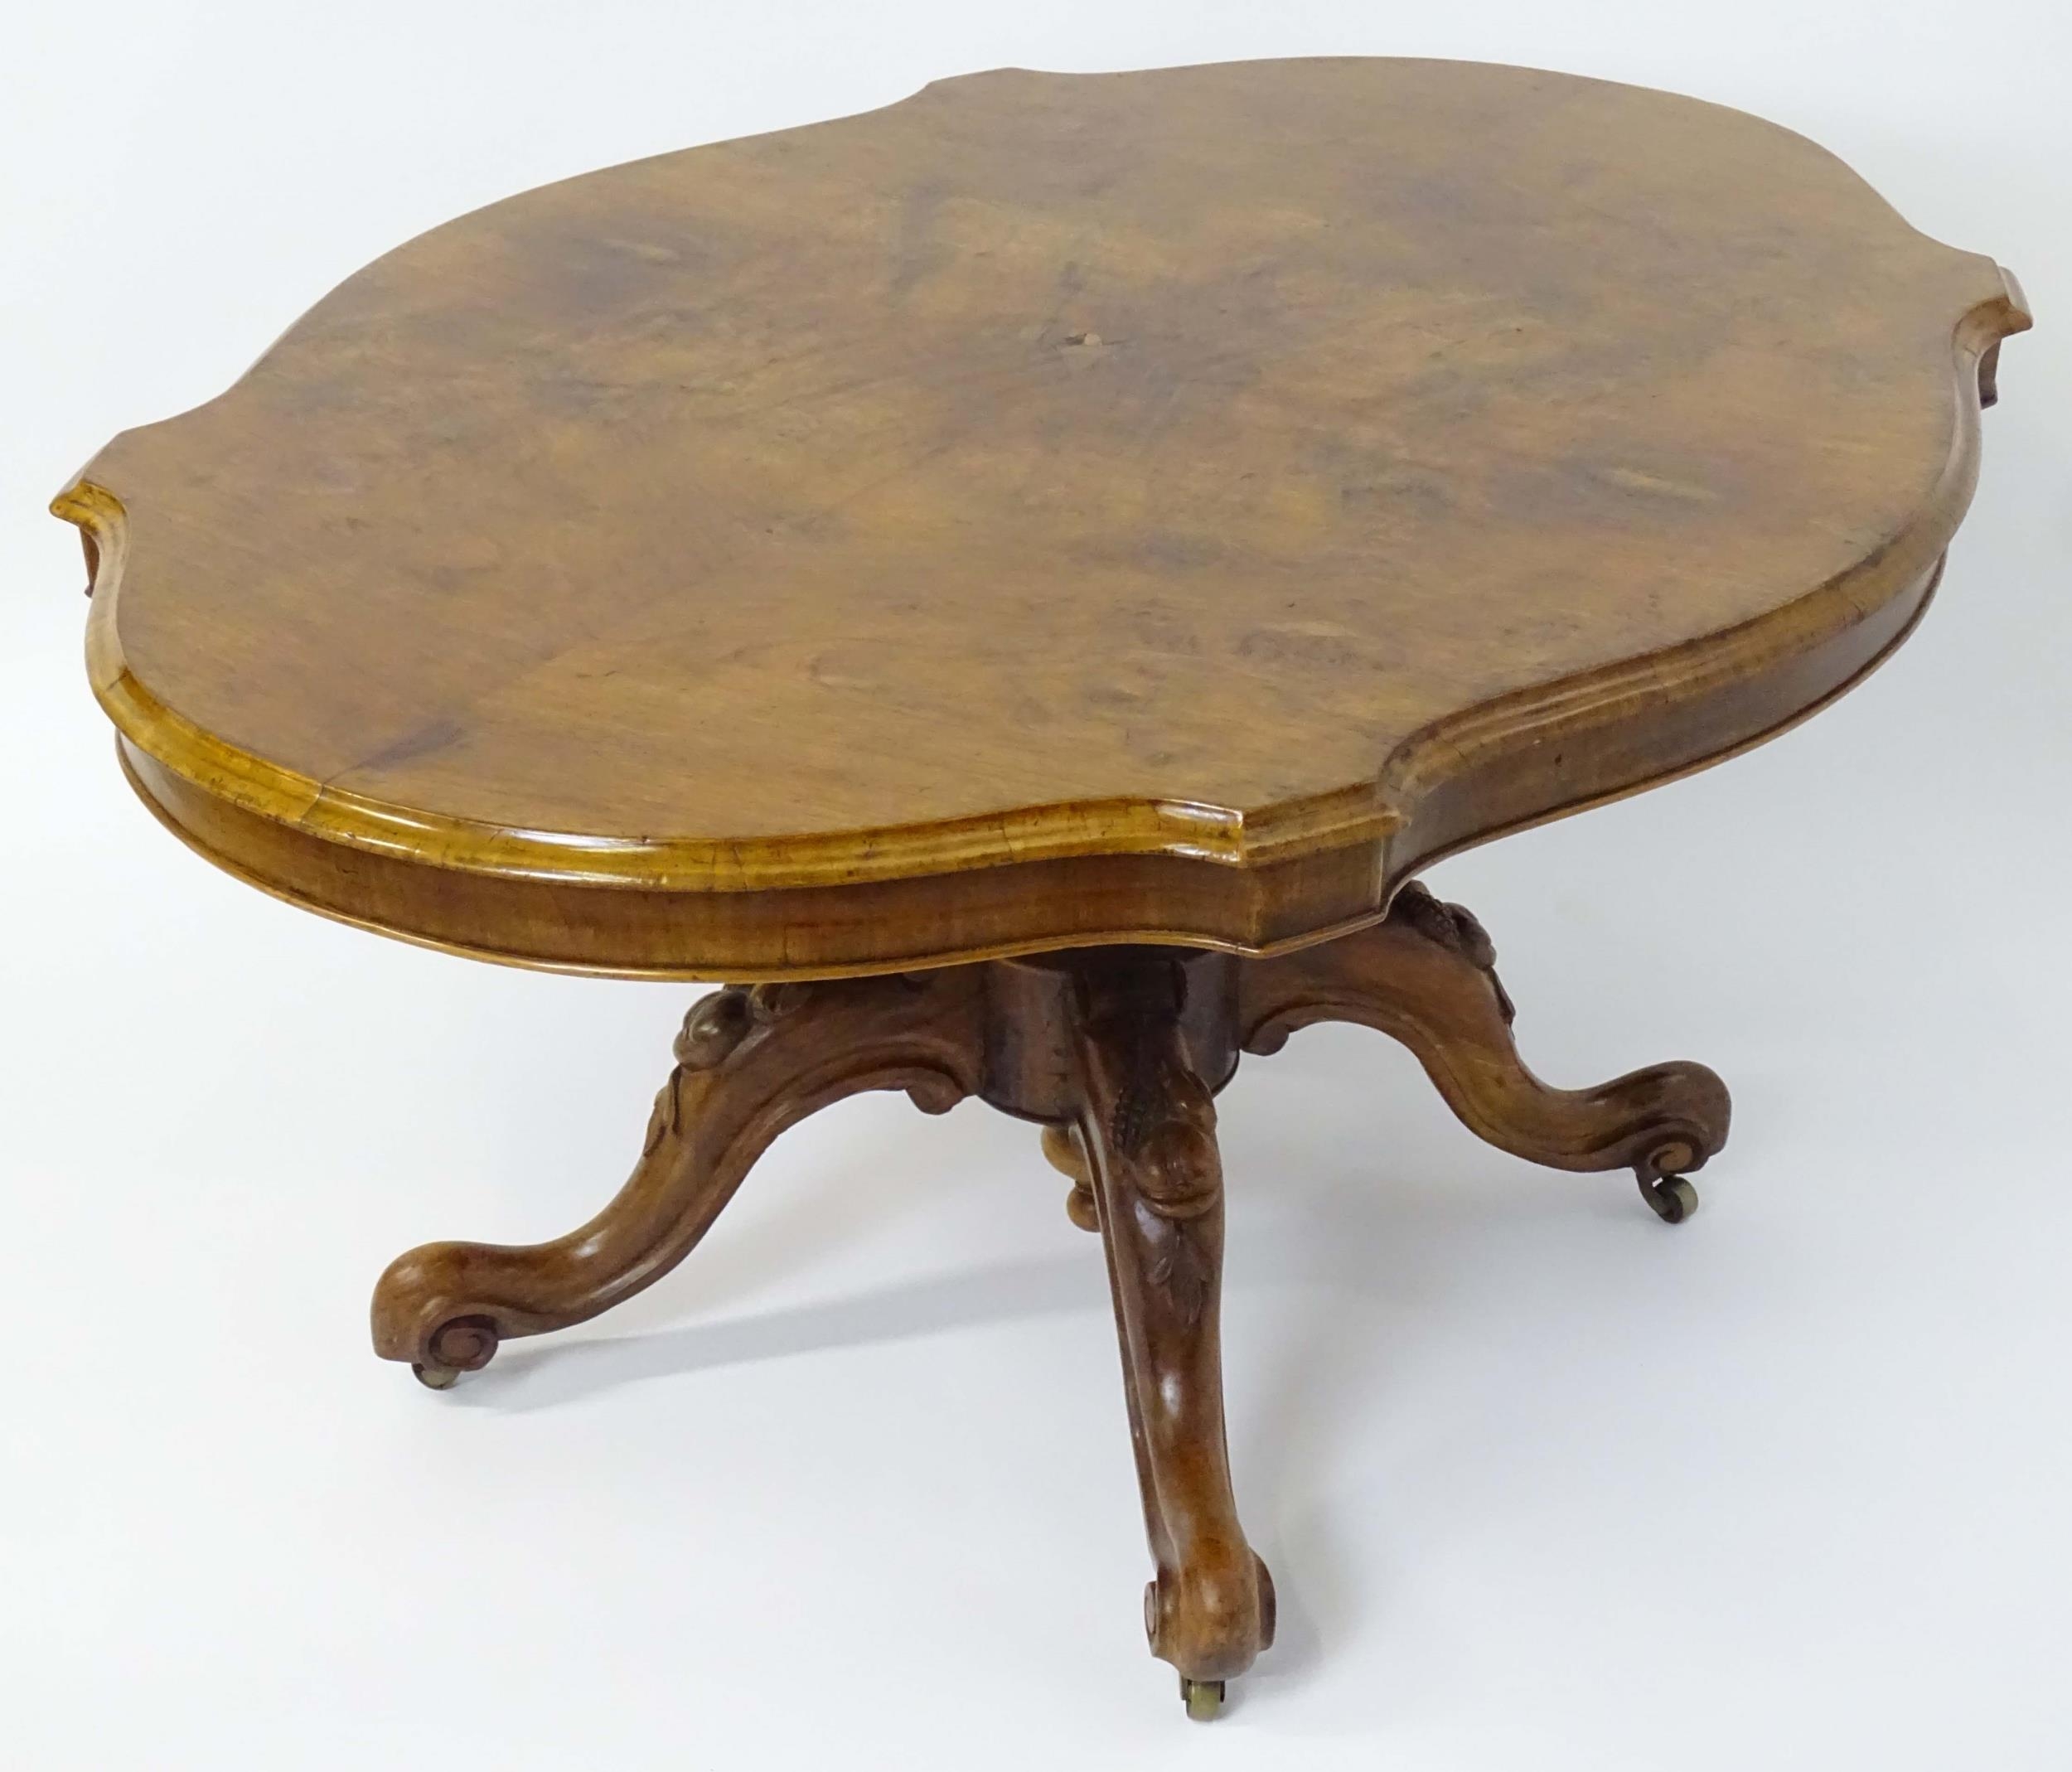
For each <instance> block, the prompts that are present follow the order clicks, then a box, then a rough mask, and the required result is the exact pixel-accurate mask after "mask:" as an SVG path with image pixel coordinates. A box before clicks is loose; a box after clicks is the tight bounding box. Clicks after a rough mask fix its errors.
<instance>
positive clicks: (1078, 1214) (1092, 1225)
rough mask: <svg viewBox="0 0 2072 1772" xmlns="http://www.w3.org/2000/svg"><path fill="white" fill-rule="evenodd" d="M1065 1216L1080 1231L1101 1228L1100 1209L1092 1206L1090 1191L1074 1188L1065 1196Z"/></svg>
mask: <svg viewBox="0 0 2072 1772" xmlns="http://www.w3.org/2000/svg"><path fill="white" fill-rule="evenodd" d="M1065 1216H1066V1217H1067V1218H1069V1219H1071V1220H1072V1222H1073V1223H1074V1224H1076V1225H1077V1226H1078V1227H1079V1228H1080V1229H1081V1230H1082V1231H1097V1230H1099V1229H1100V1228H1101V1208H1099V1207H1097V1206H1096V1205H1095V1204H1094V1199H1093V1193H1092V1189H1087V1188H1074V1189H1072V1192H1071V1193H1067V1195H1066V1196H1065Z"/></svg>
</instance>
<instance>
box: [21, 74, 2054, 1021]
mask: <svg viewBox="0 0 2072 1772" xmlns="http://www.w3.org/2000/svg"><path fill="white" fill-rule="evenodd" d="M2027 324H2028V318H2027V315H2026V311H2025V310H2024V307H2023V306H2022V303H2021V297H2020V295H2019V292H2018V291H2017V290H2016V289H2015V288H2014V287H2013V285H2012V284H2011V281H2010V280H2008V279H2007V278H2006V277H2005V276H2004V275H2003V274H2002V272H2001V271H2000V270H1999V269H1998V268H1997V266H1995V265H1994V264H1992V261H1991V260H1990V259H1983V258H1979V257H1977V256H1975V255H1973V254H1966V253H1962V252H1958V251H1953V250H1952V249H1949V248H1946V247H1944V246H1941V245H1939V244H1936V243H1934V242H1933V241H1930V240H1927V239H1925V238H1924V237H1923V236H1922V235H1919V234H1918V233H1916V232H1915V231H1914V230H1912V229H1910V228H1909V227H1908V226H1907V225H1905V223H1904V222H1903V221H1901V220H1900V219H1899V218H1898V217H1897V216H1896V215H1894V214H1893V212H1892V211H1890V208H1889V207H1887V206H1886V205H1885V204H1884V203H1883V202H1882V201H1881V200H1880V199H1879V198H1878V197H1877V196H1876V194H1875V193H1874V192H1872V191H1871V190H1870V189H1869V187H1868V186H1866V185H1864V184H1863V183H1862V182H1861V181H1860V180H1859V179H1857V177H1855V175H1854V174H1852V173H1851V172H1849V171H1848V170H1847V168H1846V167H1843V166H1842V164H1841V163H1840V162H1837V161H1836V160H1834V159H1833V158H1832V157H1830V156H1828V155H1827V154H1825V153H1823V152H1822V151H1820V150H1819V149H1818V148H1814V147H1813V146H1812V145H1811V144H1810V143H1807V142H1805V141H1804V140H1803V139H1802V138H1798V137H1797V136H1794V135H1792V134H1790V133H1789V132H1787V131H1784V130H1782V129H1779V128H1775V127H1774V126H1772V125H1769V124H1767V123H1761V122H1760V121H1758V120H1756V119H1752V118H1749V117H1746V116H1745V115H1742V114H1738V113H1735V112H1731V111H1727V110H1724V109H1720V108H1718V107H1715V106H1710V105H1706V104H1699V103H1697V102H1696V101H1693V100H1690V99H1680V98H1676V97H1673V96H1670V95H1668V94H1659V93H1653V92H1647V91H1643V90H1639V89H1634V88H1630V87H1623V86H1617V85H1608V84H1605V83H1602V82H1596V81H1590V80H1578V79H1575V78H1571V77H1568V76H1563V75H1550V74H1540V73H1535V72H1532V71H1530V70H1518V69H1508V68H1497V67H1484V66H1476V65H1466V64H1455V63H1444V62H1417V61H1361V60H1343V61H1287V62H1274V63H1259V64H1232V65H1222V66H1215V67H1206V68H1191V69H1174V70H1159V71H1156V72H1150V73H1142V74H1130V75H1036V74H1028V73H1023V72H1019V71H1013V70H1009V71H1003V72H999V73H994V74H988V75H976V76H971V77H968V78H966V79H962V80H951V81H946V82H943V83H941V84H939V85H935V86H932V87H930V88H928V89H927V90H925V91H923V92H922V93H921V94H918V95H917V96H916V97H914V98H913V99H908V100H907V101H905V102H903V103H902V104H898V105H894V106H893V107H890V108H889V109H885V110H883V111H879V112H874V113H872V114H868V115H864V116H861V117H856V118H850V119H841V120H840V121H838V122H835V123H824V124H816V125H813V126H811V127H810V128H801V129H796V130H789V131H785V132H782V133H777V134H774V135H769V136H763V137H758V138H753V139H751V140H748V141H743V142H733V143H719V144H716V145H714V146H710V147H706V148H694V149H690V150H688V151H686V152H684V153H678V154H672V155H666V156H663V157H659V158H657V159H654V160H649V161H643V162H637V163H636V164H634V165H631V166H627V167H615V168H612V169H610V170H608V171H607V172H599V173H595V174H592V175H589V176H587V177H582V178H578V179H573V180H569V181H568V182H564V183H562V184H559V185H555V186H549V187H546V188H545V189H543V190H540V191H533V192H529V193H526V194H525V195H524V196H520V197H516V198H513V199H511V200H510V201H506V202H504V203H501V204H496V205H493V206H491V207H490V208H488V209H487V210H483V211H478V212H477V213H476V214H474V215H469V216H466V217H463V218H462V219H461V220H457V221H456V222H453V223H452V224H449V225H447V226H445V227H443V228H440V229H437V230H433V232H432V233H430V234H428V235H424V236H423V237H421V238H420V239H419V240H414V241H412V242H411V243H409V244H407V245H405V246H404V247H402V248H400V249H398V250H397V251H396V252H395V253H392V254H390V255H389V256H387V257H386V258H385V259H380V260H379V261H378V262H377V263H375V264H373V265H370V267H368V268H367V269H366V270H365V271H363V272H361V273H360V274H358V275H357V276H356V277H355V278H351V279H350V280H349V281H348V282H347V283H345V284H343V285H342V286H341V288H339V289H338V290H336V291H335V292H334V293H332V295H331V296H329V297H327V298H326V299H325V300H324V301H323V302H322V303H319V304H318V306H317V307H316V308H314V309H312V311H311V312H310V313H309V314H308V315H307V316H306V317H304V318H303V320H302V321H301V322H298V324H297V325H296V326H295V327H293V328H291V329H290V331H289V332H288V334H287V335H286V336H284V337H283V339H282V340H281V341H279V343H278V344H277V345H276V346H274V348H273V349H272V350H271V351H269V352H268V354H267V355H266V356H265V357H264V359H262V360H261V361H260V362H259V365H257V366H255V367H254V370H252V371H251V373H250V374H249V375H247V376H246V377H245V378H244V380H242V381H240V383H239V384H238V385H236V386H235V387H234V388H233V389H232V390H230V391H229V392H228V393H226V394H225V395H223V396H221V397H220V398H219V399H216V400H215V401H212V402H211V403H210V404H207V405H206V406H203V407H201V408H199V409H196V410H195V411H193V412H191V413H188V414H184V415H182V416H181V417H180V418H177V419H172V420H170V421H167V423H164V424H157V425H152V426H148V427H145V428H143V429H140V430H137V431H132V432H129V433H125V434H124V435H123V436H122V437H121V438H118V439H117V440H116V441H115V442H114V443H112V444H111V445H110V446H109V448H107V449H106V450H104V452H103V453H101V455H100V456H99V457H98V458H96V459H95V460H94V462H92V463H91V464H90V466H89V467H88V468H87V469H86V470H85V472H84V474H83V475H82V477H80V481H79V482H77V483H76V484H75V485H74V486H73V487H70V488H69V489H68V490H67V491H66V492H65V493H64V494H63V495H61V497H60V499H59V500H58V501H57V506H56V508H57V509H58V510H59V511H60V512H61V514H62V515H64V516H67V517H69V518H70V519H71V520H74V521H75V522H76V523H78V524H79V525H80V526H81V527H82V529H83V530H85V533H86V535H87V536H88V539H89V556H90V569H91V571H92V573H93V576H94V609H93V612H92V615H91V617H90V624H89V657H90V671H91V675H92V677H93V680H94V687H95V690H96V692H97V694H98V695H99V696H100V698H101V700H102V703H103V705H104V707H105V708H106V709H107V710H108V712H109V715H110V716H111V718H112V719H114V722H115V724H116V725H117V726H118V728H119V730H120V731H121V733H122V734H123V740H124V743H125V746H126V751H125V755H126V758H127V760H128V764H129V767H131V769H132V772H133V779H134V780H135V781H136V782H137V783H138V787H139V788H140V790H141V791H143V792H145V793H146V794H147V796H148V797H150V798H151V799H152V801H153V802H154V810H156V811H158V812H159V814H160V815H161V816H162V817H164V818H165V819H166V820H167V821H168V822H169V823H171V824H172V825H174V827H175V828H176V829H177V830H179V831H180V832H181V833H182V835H184V836H185V837H186V839H187V840H189V841H191V842H192V843H193V844H195V845H196V847H198V848H200V849H201V850H203V852H204V853H206V854H208V855H211V856H212V857H214V858H215V859H218V860H220V862H222V863H223V864H225V865H226V866H229V867H230V868H231V869H234V870H235V871H238V872H240V873H241V874H244V875H245V876H246V877H248V878H250V879H254V881H256V882H257V883H259V884H263V885H264V886H266V887H267V888H269V889H270V890H274V891H276V892H278V893H282V894H283V895H284V896H288V897H290V898H295V899H297V900H298V902H301V903H306V904H308V905H310V906H312V908H317V909H319V910H322V911H324V912H326V913H328V914H332V915H334V916H339V917H345V918H346V919H348V920H350V921H353V922H360V923H362V924H365V925H367V926H369V927H377V928H382V929H385V930H388V931H390V932H395V933H398V934H401V935H404V936H406V937H409V938H411V939H416V940H421V941H427V942H433V943H435V944H437V945H441V946H447V947H454V948H457V949H459V950H462V951H467V952H471V953H477V954H480V955H482V956H487V957H492V958H497V959H502V960H509V961H517V962H519V963H528V964H540V965H547V966H558V967H565V968H569V969H574V970H580V971H600V972H615V973H624V974H629V975H634V976H685V977H692V976H708V977H732V978H736V979H742V980H747V979H755V978H763V979H777V978H784V977H805V976H825V975H832V974H836V973H843V972H867V971H883V970H889V969H897V968H901V967H905V966H913V965H917V964H921V963H923V962H925V961H951V960H956V959H966V958H973V957H977V956H988V955H995V954H1005V953H1012V952H1019V951H1033V950H1036V949H1040V948H1043V947H1055V946H1063V945H1069V944H1073V943H1084V942H1101V941H1169V942H1186V943H1193V944H1200V945H1209V946H1221V947H1227V948H1231V949H1234V950H1237V951H1242V952H1247V953H1262V952H1271V951H1279V950H1281V949H1285V948H1286V947H1289V946H1290V945H1291V944H1294V943H1296V942H1301V941H1304V940H1306V939H1311V938H1314V937H1317V936H1319V935H1321V934H1324V933H1328V932H1332V931H1334V930H1341V929H1345V928H1349V927H1354V926H1356V925H1357V924H1358V923H1359V922H1362V921H1364V920H1372V918H1374V917H1377V916H1379V915H1380V913H1381V912H1382V908H1384V907H1385V905H1386V904H1387V902H1388V898H1389V896H1390V894H1391V893H1392V890H1393V888H1395V886H1396V885H1397V884H1398V883H1399V882H1400V881H1401V880H1402V879H1405V878H1406V877H1407V876H1408V875H1409V874H1411V872H1412V871H1414V870H1415V869H1416V868H1417V867H1418V866H1419V865H1421V864H1423V863H1424V862H1426V861H1428V860H1429V859H1431V858H1432V857H1434V856H1435V855H1440V854H1444V853H1446V852H1449V851H1450V850H1455V849H1458V848H1460V847H1462V846H1464V845H1467V844H1470V843H1473V842H1476V841H1479V840H1484V839H1485V838H1487V837H1489V836H1490V835H1494V834H1496V833H1498V832H1499V831H1501V830H1507V829H1511V828H1515V827H1516V826H1518V825H1521V824H1524V823H1528V822H1531V821H1535V820H1537V819H1540V818H1544V817H1547V816H1554V815H1556V814H1558V813H1561V812H1564V811H1572V810H1575V809H1576V807H1578V806H1585V805H1588V804H1590V803H1592V802H1594V801H1598V800H1600V799H1603V798H1605V797H1607V796H1612V795H1615V794H1619V793H1623V792H1630V791H1633V790H1634V789H1635V788H1637V787H1644V786H1645V785H1647V784H1648V783H1650V782H1655V781H1658V780H1661V779H1663V778H1664V777H1668V776H1669V775H1671V774H1673V773H1676V772H1680V771H1682V770H1684V769H1687V768H1690V767H1697V766H1699V765H1702V764H1703V763H1706V762H1708V761H1711V760H1715V759H1716V758H1718V757H1720V756H1721V755H1724V754H1727V753H1731V751H1733V750H1734V749H1736V748H1740V747H1741V746H1744V745H1745V744H1747V743H1752V742H1755V741H1756V740H1758V739H1760V738H1763V737H1765V736H1767V735H1769V734H1770V733H1774V732H1775V731H1777V730H1779V729H1781V728H1782V727H1784V725H1786V724H1789V723H1790V722H1791V721H1792V720H1793V719H1796V718H1798V717H1800V716H1802V715H1803V714H1804V713H1805V712H1807V711H1808V709H1811V708H1813V707H1815V706H1818V705H1819V704H1821V703H1822V702H1823V700H1826V699H1827V698H1828V697H1830V696H1832V695H1834V694H1836V693H1837V692H1839V691H1840V690H1842V689H1843V688H1845V687H1847V685H1849V684H1850V683H1851V682H1852V681H1854V680H1857V678H1858V677H1859V676H1860V675H1861V673H1862V672H1863V671H1866V670H1867V669H1869V668H1870V667H1871V666H1873V665H1874V664H1875V663H1876V661H1878V660H1879V659H1880V658H1881V657H1882V656H1885V655H1886V653H1887V652H1888V651H1890V648H1891V647H1892V646H1894V645H1895V644H1897V643H1898V642H1899V641H1900V639H1901V638H1902V637H1904V635H1905V632H1907V630H1908V628H1909V627H1910V624H1911V623H1912V622H1913V621H1914V620H1915V618H1916V617H1918V615H1919V613H1920V610H1921V608H1922V607H1923V606H1924V603H1925V602H1926V600H1927V598H1928V596H1929V592H1930V591H1931V590H1932V589H1933V588H1934V583H1935V579H1936V574H1937V571H1938V568H1939V562H1940V560H1941V559H1942V556H1943V554H1944V550H1945V549H1946V547H1947V545H1948V543H1949V538H1950V536H1951V535H1952V533H1953V531H1954V530H1955V528H1956V526H1957V524H1958V520H1959V519H1960V518H1961V516H1962V515H1963V510H1964V507H1965V505H1966V503H1967V501H1968V498H1969V496H1970V493H1971V490H1972V487H1973V481H1974V478H1975V476H1976V472H1977V463H1978V428H1977V420H1978V410H1979V407H1980V404H1981V400H1982V397H1984V396H1989V395H1991V393H1992V375H1993V370H1994V367H1995V365H1996V362H1997V345H1998V341H1999V340H2000V339H2001V338H2002V336H2004V335H2006V334H2007V333H2009V332H2014V331H2017V330H2019V329H2020V328H2021V327H2024V326H2026V325H2027Z"/></svg>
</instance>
